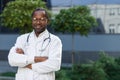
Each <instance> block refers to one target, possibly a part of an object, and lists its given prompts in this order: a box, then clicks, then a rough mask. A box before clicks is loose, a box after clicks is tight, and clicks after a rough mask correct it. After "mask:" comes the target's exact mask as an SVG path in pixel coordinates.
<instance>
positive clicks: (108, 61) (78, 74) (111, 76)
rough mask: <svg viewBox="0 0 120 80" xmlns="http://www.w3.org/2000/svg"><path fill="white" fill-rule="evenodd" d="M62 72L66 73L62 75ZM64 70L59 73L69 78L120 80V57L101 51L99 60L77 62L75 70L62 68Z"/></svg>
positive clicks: (77, 79)
mask: <svg viewBox="0 0 120 80" xmlns="http://www.w3.org/2000/svg"><path fill="white" fill-rule="evenodd" d="M62 72H64V74H66V75H64V76H62V75H61V74H63V73H62ZM62 72H61V73H60V74H59V75H61V77H65V76H66V77H67V79H68V78H69V79H68V80H120V76H119V75H120V58H114V57H111V56H109V55H107V54H105V53H104V52H100V58H99V59H98V60H97V61H94V62H91V63H87V64H75V65H74V69H73V70H69V71H68V70H64V71H63V70H62ZM58 78H59V77H58ZM61 80H62V79H61Z"/></svg>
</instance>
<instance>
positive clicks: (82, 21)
mask: <svg viewBox="0 0 120 80" xmlns="http://www.w3.org/2000/svg"><path fill="white" fill-rule="evenodd" d="M51 25H52V27H53V28H54V30H55V31H58V32H63V33H65V32H68V33H72V63H73V64H74V55H75V53H74V46H73V45H74V34H75V33H76V32H79V33H80V35H82V36H87V35H88V33H89V31H90V30H91V28H92V27H95V26H97V21H96V19H95V18H94V17H93V16H91V14H90V9H89V8H88V7H87V6H77V7H72V8H69V9H62V10H61V11H60V13H59V14H57V15H56V16H55V17H54V18H53V21H52V24H51Z"/></svg>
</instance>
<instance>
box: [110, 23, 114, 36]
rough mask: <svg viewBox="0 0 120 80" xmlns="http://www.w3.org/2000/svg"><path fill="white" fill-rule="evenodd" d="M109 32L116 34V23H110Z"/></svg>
mask: <svg viewBox="0 0 120 80" xmlns="http://www.w3.org/2000/svg"><path fill="white" fill-rule="evenodd" d="M109 33H110V34H114V33H115V25H114V24H110V25H109Z"/></svg>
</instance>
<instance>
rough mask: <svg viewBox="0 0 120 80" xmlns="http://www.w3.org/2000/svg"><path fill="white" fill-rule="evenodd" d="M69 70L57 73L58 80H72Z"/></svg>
mask: <svg viewBox="0 0 120 80" xmlns="http://www.w3.org/2000/svg"><path fill="white" fill-rule="evenodd" d="M67 72H68V71H67V70H65V69H64V70H60V71H57V72H56V80H70V78H69V76H68V75H67Z"/></svg>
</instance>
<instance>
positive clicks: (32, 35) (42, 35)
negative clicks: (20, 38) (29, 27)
mask: <svg viewBox="0 0 120 80" xmlns="http://www.w3.org/2000/svg"><path fill="white" fill-rule="evenodd" d="M31 37H34V38H35V37H36V35H35V31H34V30H33V31H32V32H31ZM47 37H49V32H48V30H47V29H46V30H45V31H43V32H42V33H40V34H39V36H38V37H37V38H38V40H43V39H45V38H47Z"/></svg>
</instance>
